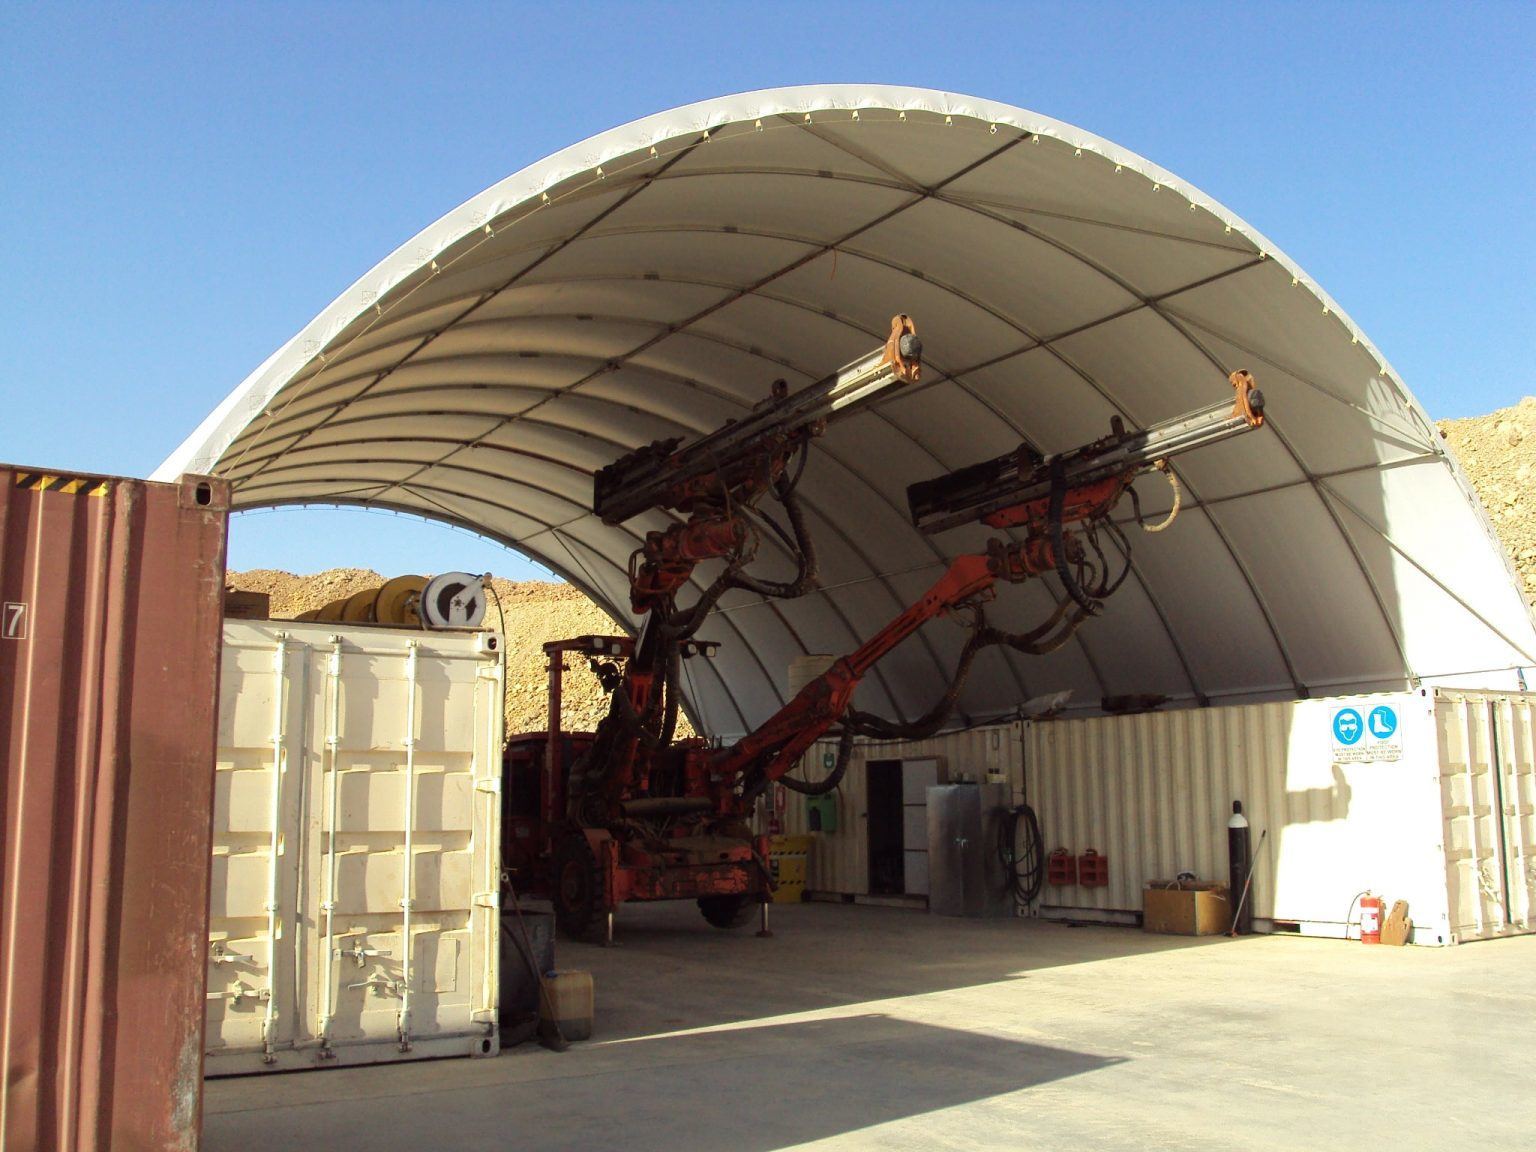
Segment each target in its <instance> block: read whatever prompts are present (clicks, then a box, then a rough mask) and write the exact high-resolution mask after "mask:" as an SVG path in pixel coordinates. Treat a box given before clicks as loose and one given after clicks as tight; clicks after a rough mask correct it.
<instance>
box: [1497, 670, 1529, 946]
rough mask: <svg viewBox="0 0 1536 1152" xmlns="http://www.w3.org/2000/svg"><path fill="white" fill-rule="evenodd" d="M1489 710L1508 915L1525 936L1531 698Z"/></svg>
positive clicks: (1501, 701) (1507, 699)
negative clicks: (1494, 756)
mask: <svg viewBox="0 0 1536 1152" xmlns="http://www.w3.org/2000/svg"><path fill="white" fill-rule="evenodd" d="M1492 707H1493V723H1494V731H1495V737H1496V741H1497V743H1496V751H1497V753H1498V765H1499V773H1498V776H1499V802H1500V804H1499V806H1500V809H1501V810H1502V813H1503V819H1502V825H1503V826H1502V829H1501V831H1502V833H1503V853H1504V885H1505V905H1506V913H1507V916H1508V918H1509V921H1510V923H1511V924H1513V925H1514V926H1515V927H1517V928H1519V929H1520V930H1521V931H1523V932H1529V931H1531V930H1532V903H1533V900H1536V725H1533V723H1532V715H1531V712H1532V708H1531V701H1530V700H1529V699H1524V698H1518V697H1516V698H1512V697H1504V698H1501V699H1499V700H1498V701H1497V702H1496V703H1495V704H1494V705H1493V706H1492Z"/></svg>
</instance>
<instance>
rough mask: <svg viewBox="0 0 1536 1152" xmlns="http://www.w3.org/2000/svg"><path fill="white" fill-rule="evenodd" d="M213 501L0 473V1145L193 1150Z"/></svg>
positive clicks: (199, 489)
mask: <svg viewBox="0 0 1536 1152" xmlns="http://www.w3.org/2000/svg"><path fill="white" fill-rule="evenodd" d="M228 506H229V492H228V487H227V485H226V484H225V483H224V482H222V481H218V480H210V479H203V478H199V477H185V478H183V480H182V481H181V482H180V483H179V484H150V483H146V482H143V481H138V480H124V479H114V478H102V477H82V476H73V475H61V474H47V473H43V472H41V471H37V470H22V469H18V468H13V467H10V466H0V747H3V748H4V749H5V751H6V768H5V796H4V809H5V824H4V837H5V840H4V845H3V856H4V884H3V886H0V893H3V912H0V995H3V1004H0V1048H3V1050H4V1054H5V1080H4V1084H3V1086H0V1114H3V1124H0V1129H3V1130H0V1144H3V1145H4V1147H5V1148H6V1149H7V1150H8V1152H9V1150H12V1149H14V1150H15V1152H25V1150H31V1149H50V1150H59V1152H93V1150H98V1149H99V1150H105V1149H108V1148H112V1149H156V1150H161V1149H189V1148H196V1146H197V1143H198V1128H199V1124H200V1122H201V1113H202V1040H203V1009H204V999H203V993H204V987H203V979H204V964H203V960H204V951H205V949H206V947H207V940H206V936H205V932H206V925H207V912H208V859H209V828H210V817H211V813H212V808H213V771H212V764H213V750H214V727H215V697H216V693H217V686H218V657H219V626H220V617H221V611H222V598H223V591H224V580H223V576H224V545H225V532H226V527H227V517H228V512H227V510H228Z"/></svg>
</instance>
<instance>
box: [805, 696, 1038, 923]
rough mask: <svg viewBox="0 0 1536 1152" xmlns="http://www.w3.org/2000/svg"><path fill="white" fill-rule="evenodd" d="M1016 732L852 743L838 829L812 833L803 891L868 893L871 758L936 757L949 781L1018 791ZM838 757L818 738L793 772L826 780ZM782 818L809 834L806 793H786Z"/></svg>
mask: <svg viewBox="0 0 1536 1152" xmlns="http://www.w3.org/2000/svg"><path fill="white" fill-rule="evenodd" d="M1019 736H1020V725H1018V724H1016V723H1015V724H1002V725H993V726H989V727H985V728H971V729H968V730H966V731H962V732H946V733H943V734H941V735H938V736H934V737H931V738H930V739H927V740H903V741H887V742H871V743H863V742H861V743H859V744H856V745H855V746H854V750H853V753H852V755H851V757H850V759H849V763H848V771H847V774H846V775H845V776H844V777H843V781H842V784H841V785H840V786H839V787H838V790H837V792H836V794H835V795H836V798H837V799H836V810H837V831H836V832H818V833H814V836H815V846H814V847H813V848H812V850H811V855H810V861H809V863H808V865H807V875H806V889H807V891H812V892H826V893H839V894H844V895H864V894H866V893H868V892H869V839H868V835H867V819H868V795H869V793H868V776H867V764H868V762H869V761H871V760H922V759H936V760H938V761H939V763H940V765H941V770H942V771H943V773H944V776H945V778H946V779H947V780H949V781H950V782H959V781H962V780H971V781H975V782H977V783H985V782H986V781H987V779H988V777H989V776H992V777H996V776H1001V777H1002V778H1003V779H1005V780H1006V781H1007V782H1009V783H1011V784H1013V786H1014V787H1015V789H1017V786H1018V781H1019V773H1020V762H1021V759H1020V753H1021V746H1020V742H1019ZM836 756H837V741H836V740H823V741H820V742H818V743H817V744H816V745H814V746H813V747H812V748H811V750H810V751H809V752H807V753H806V754H805V765H806V767H805V769H804V770H803V771H801V772H797V773H795V775H796V776H797V777H800V776H803V777H804V778H805V779H808V780H821V779H824V778H825V777H826V775H827V771H828V769H829V768H830V767H831V766H832V764H833V763H835V761H836ZM783 821H784V830H785V831H786V832H789V833H792V834H797V835H798V834H806V833H810V831H811V830H810V825H809V822H808V819H807V813H806V805H805V798H804V797H802V796H800V795H798V794H797V793H794V792H790V793H789V794H788V795H787V796H786V797H785V805H784V815H783Z"/></svg>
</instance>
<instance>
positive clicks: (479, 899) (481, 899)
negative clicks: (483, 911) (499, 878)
mask: <svg viewBox="0 0 1536 1152" xmlns="http://www.w3.org/2000/svg"><path fill="white" fill-rule="evenodd" d="M475 907H476V908H500V907H501V893H500V892H476V893H475Z"/></svg>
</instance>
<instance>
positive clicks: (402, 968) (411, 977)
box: [206, 620, 504, 1076]
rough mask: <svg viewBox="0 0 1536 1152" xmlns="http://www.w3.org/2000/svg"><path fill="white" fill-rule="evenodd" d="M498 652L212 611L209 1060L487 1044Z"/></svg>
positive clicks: (481, 644) (329, 1061)
mask: <svg viewBox="0 0 1536 1152" xmlns="http://www.w3.org/2000/svg"><path fill="white" fill-rule="evenodd" d="M501 650H502V647H501V644H500V642H499V637H493V636H492V634H489V633H467V632H465V633H448V632H416V631H408V630H403V629H389V628H379V627H365V626H352V625H338V624H325V623H298V622H293V621H285V620H272V621H268V620H226V621H225V625H224V655H223V674H222V681H221V684H220V696H219V750H218V761H217V773H216V786H215V801H214V803H215V812H214V836H213V843H214V848H213V884H212V900H211V908H210V921H209V929H210V930H209V950H208V962H209V969H208V970H209V980H208V988H209V992H208V1015H207V1039H206V1050H207V1063H206V1070H207V1073H208V1074H209V1075H213V1076H217V1075H227V1074H232V1073H240V1072H253V1071H261V1070H267V1069H281V1068H301V1067H314V1066H332V1065H338V1064H360V1063H373V1062H378V1061H385V1060H403V1059H415V1058H424V1057H433V1056H448V1055H458V1054H466V1055H477V1056H478V1055H491V1054H494V1053H495V1052H496V1050H497V1035H496V1021H497V918H498V907H497V906H498V893H499V889H500V878H499V868H500V841H499V837H500V831H499V828H500V795H499V789H500V782H501V747H502V728H503V722H504V721H503V711H502V684H503V678H504V669H503V666H502V663H501Z"/></svg>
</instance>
